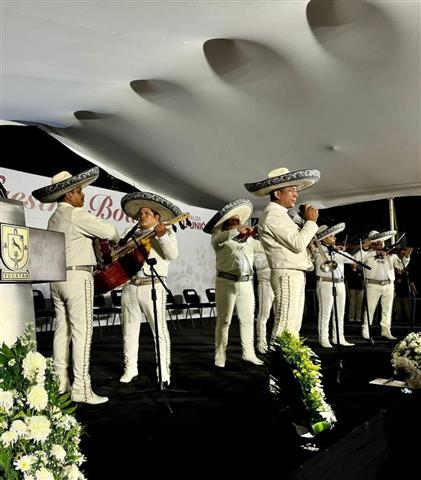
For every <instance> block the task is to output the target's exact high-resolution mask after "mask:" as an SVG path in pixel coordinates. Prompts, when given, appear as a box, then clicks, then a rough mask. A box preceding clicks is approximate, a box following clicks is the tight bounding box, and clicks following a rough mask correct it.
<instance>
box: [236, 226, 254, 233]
mask: <svg viewBox="0 0 421 480" xmlns="http://www.w3.org/2000/svg"><path fill="white" fill-rule="evenodd" d="M237 230H238V231H239V232H240V233H242V234H243V235H246V234H247V233H251V232H252V231H253V227H250V226H249V225H239V226H238V227H237Z"/></svg>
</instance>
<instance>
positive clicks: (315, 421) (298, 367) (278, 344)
mask: <svg viewBox="0 0 421 480" xmlns="http://www.w3.org/2000/svg"><path fill="white" fill-rule="evenodd" d="M280 356H282V358H283V359H284V360H285V361H286V362H287V364H288V365H289V368H290V370H291V372H292V374H293V375H294V377H295V380H296V382H297V384H298V385H299V392H300V397H301V400H302V401H303V403H304V405H305V408H306V410H307V414H308V417H309V419H310V423H311V427H312V430H313V433H314V434H316V433H319V432H320V431H322V430H324V429H326V428H328V427H329V426H332V425H333V424H334V423H335V422H336V417H335V414H334V412H333V410H332V408H331V407H330V405H329V404H328V403H327V402H326V399H325V394H324V391H323V385H322V382H321V377H322V374H321V365H320V360H319V359H318V357H317V355H316V354H315V353H314V352H313V350H311V348H309V347H308V346H306V345H304V343H303V341H302V339H301V338H300V337H298V336H296V335H294V334H293V333H291V332H290V331H288V330H284V331H283V332H282V333H281V334H280V335H279V336H278V337H277V338H276V339H275V341H274V344H273V345H272V352H271V362H277V361H279V360H280ZM273 372H274V373H273V374H272V382H273V383H274V385H275V387H276V386H277V388H275V389H274V391H276V392H279V391H281V390H282V388H281V387H280V386H281V385H282V384H283V383H284V382H285V378H281V377H282V373H281V371H280V370H277V369H273Z"/></svg>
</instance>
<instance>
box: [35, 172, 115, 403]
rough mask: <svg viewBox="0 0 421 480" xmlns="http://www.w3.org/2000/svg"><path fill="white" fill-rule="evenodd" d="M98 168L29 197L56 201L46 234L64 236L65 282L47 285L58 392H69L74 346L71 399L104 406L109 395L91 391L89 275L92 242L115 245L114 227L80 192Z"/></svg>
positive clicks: (63, 175) (63, 176) (57, 180)
mask: <svg viewBox="0 0 421 480" xmlns="http://www.w3.org/2000/svg"><path fill="white" fill-rule="evenodd" d="M98 175H99V168H98V167H94V168H91V169H89V170H86V171H85V172H82V173H80V174H78V175H73V176H72V175H71V174H70V173H69V172H65V171H63V172H60V173H58V174H57V175H54V177H53V178H52V183H51V185H48V186H47V187H43V188H39V189H38V190H35V191H33V192H32V195H33V196H34V197H35V198H36V199H37V200H39V201H40V202H42V203H52V202H57V209H56V210H55V212H54V213H53V215H52V216H51V218H50V220H49V222H48V230H54V231H56V232H63V233H64V236H65V248H66V270H67V280H66V281H65V282H54V283H51V298H52V300H53V304H54V309H55V313H56V328H55V331H54V343H53V357H54V369H55V371H56V373H57V376H58V378H59V380H60V392H61V393H64V392H66V391H69V390H70V381H69V375H68V367H69V353H70V352H69V348H70V343H72V358H73V377H74V378H73V385H72V388H71V390H72V400H73V401H74V402H82V403H89V404H91V405H94V404H100V403H105V402H107V401H108V398H107V397H101V396H99V395H96V394H95V393H94V392H93V391H92V387H91V377H90V375H89V363H90V353H91V343H92V329H93V295H94V287H93V277H92V273H93V270H94V266H96V263H97V261H96V258H95V254H94V249H93V246H92V240H93V239H94V238H95V237H96V238H101V239H107V240H111V241H114V242H117V241H118V237H119V235H118V231H117V229H116V228H115V227H114V226H113V225H111V224H110V223H108V222H104V221H103V220H100V219H99V218H97V217H95V216H94V215H92V214H91V213H89V212H88V211H87V210H85V209H83V208H82V207H83V203H84V197H85V195H84V193H83V192H82V188H84V187H86V186H87V185H89V184H90V183H92V182H94V181H95V180H96V179H97V178H98Z"/></svg>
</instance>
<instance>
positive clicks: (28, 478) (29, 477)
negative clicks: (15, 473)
mask: <svg viewBox="0 0 421 480" xmlns="http://www.w3.org/2000/svg"><path fill="white" fill-rule="evenodd" d="M23 480H35V477H34V476H33V475H25V476H24V477H23Z"/></svg>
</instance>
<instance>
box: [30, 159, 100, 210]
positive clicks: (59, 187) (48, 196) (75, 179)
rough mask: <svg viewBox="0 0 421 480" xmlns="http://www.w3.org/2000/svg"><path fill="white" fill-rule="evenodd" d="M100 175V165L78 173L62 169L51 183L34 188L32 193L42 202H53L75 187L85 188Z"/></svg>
mask: <svg viewBox="0 0 421 480" xmlns="http://www.w3.org/2000/svg"><path fill="white" fill-rule="evenodd" d="M98 177H99V168H98V167H93V168H90V169H89V170H85V171H84V172H82V173H78V174H77V175H72V174H71V173H69V172H67V171H62V172H60V173H57V174H56V175H54V177H53V178H52V179H51V185H47V186H46V187H42V188H38V189H37V190H34V191H33V192H32V195H33V196H34V197H35V198H36V199H37V200H39V201H40V202H41V203H52V202H55V201H56V200H58V199H59V198H60V197H61V196H63V195H64V194H65V193H67V192H70V191H71V190H73V189H74V188H77V187H81V188H84V187H86V186H87V185H89V184H91V183H92V182H95V180H96V179H97V178H98Z"/></svg>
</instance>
